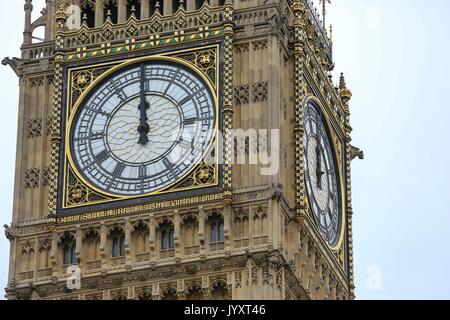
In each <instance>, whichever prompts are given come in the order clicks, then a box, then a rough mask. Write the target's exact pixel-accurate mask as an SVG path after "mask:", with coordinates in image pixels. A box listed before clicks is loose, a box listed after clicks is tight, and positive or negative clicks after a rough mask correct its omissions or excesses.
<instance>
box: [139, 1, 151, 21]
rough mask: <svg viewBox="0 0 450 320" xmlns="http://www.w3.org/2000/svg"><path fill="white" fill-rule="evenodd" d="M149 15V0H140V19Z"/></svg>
mask: <svg viewBox="0 0 450 320" xmlns="http://www.w3.org/2000/svg"><path fill="white" fill-rule="evenodd" d="M149 17H150V0H141V20H143V19H148V18H149Z"/></svg>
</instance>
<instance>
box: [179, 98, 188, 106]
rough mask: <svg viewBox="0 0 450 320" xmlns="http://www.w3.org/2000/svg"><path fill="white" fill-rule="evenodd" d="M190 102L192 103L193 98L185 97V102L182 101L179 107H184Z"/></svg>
mask: <svg viewBox="0 0 450 320" xmlns="http://www.w3.org/2000/svg"><path fill="white" fill-rule="evenodd" d="M189 101H191V97H190V96H187V97H185V98H184V99H183V100H181V101H180V102H179V105H180V106H184V105H185V104H186V103H188V102H189Z"/></svg>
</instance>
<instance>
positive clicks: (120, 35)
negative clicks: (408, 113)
mask: <svg viewBox="0 0 450 320" xmlns="http://www.w3.org/2000/svg"><path fill="white" fill-rule="evenodd" d="M32 10H33V5H32V0H25V30H24V39H23V45H22V47H21V51H22V56H21V57H20V58H13V59H9V58H5V59H4V60H3V64H5V65H9V66H11V68H12V69H13V70H14V71H15V72H16V74H17V75H18V77H19V80H20V97H19V126H18V142H17V163H16V180H15V186H14V190H15V193H14V194H15V197H14V210H13V218H12V224H11V225H5V228H6V230H5V233H6V236H7V238H8V239H9V240H10V243H11V253H10V266H9V282H8V287H7V288H6V294H7V298H8V299H55V300H60V299H63V300H65V299H80V300H84V299H100V300H109V299H114V300H124V299H139V300H151V299H153V300H158V299H165V300H170V299H172V300H173V299H190V300H198V299H353V298H354V286H353V249H352V248H353V247H352V204H351V184H350V162H351V160H352V159H353V158H354V157H356V156H360V157H362V153H360V152H359V150H358V149H356V148H354V147H352V146H351V145H350V141H351V138H350V133H351V131H352V130H351V127H350V124H349V118H350V112H349V105H348V104H349V100H350V98H351V92H350V91H349V90H348V89H347V88H346V85H345V81H344V79H343V77H341V79H340V83H339V84H338V85H335V84H334V83H333V81H332V77H331V71H332V69H333V60H332V48H331V40H330V37H329V36H328V35H327V31H326V29H325V28H324V27H323V24H322V22H321V21H320V19H319V17H318V15H317V13H316V11H315V9H314V8H313V5H312V3H311V2H310V1H309V0H265V1H262V0H235V1H231V0H226V1H221V0H186V1H183V0H160V1H156V0H54V1H52V0H47V1H46V8H44V10H43V11H42V15H41V17H40V18H39V19H37V20H36V21H34V22H32V21H31V13H32ZM40 27H41V28H45V38H44V39H36V37H34V36H33V34H34V31H35V30H36V29H38V28H40ZM36 40H39V41H37V42H36Z"/></svg>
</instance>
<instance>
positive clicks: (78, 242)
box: [75, 225, 83, 263]
mask: <svg viewBox="0 0 450 320" xmlns="http://www.w3.org/2000/svg"><path fill="white" fill-rule="evenodd" d="M82 245H83V233H82V230H81V225H77V226H76V236H75V256H76V258H77V261H78V263H80V262H81V246H82Z"/></svg>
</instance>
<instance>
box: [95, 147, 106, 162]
mask: <svg viewBox="0 0 450 320" xmlns="http://www.w3.org/2000/svg"><path fill="white" fill-rule="evenodd" d="M94 158H95V161H96V162H97V163H103V162H105V161H106V159H108V158H109V153H108V151H107V150H106V149H105V150H103V151H102V152H100V153H99V154H97V155H96V156H95V157H94Z"/></svg>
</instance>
